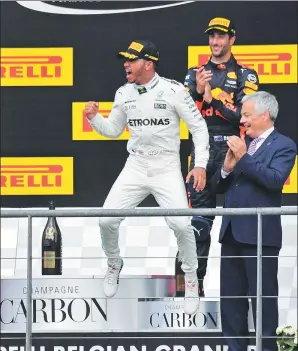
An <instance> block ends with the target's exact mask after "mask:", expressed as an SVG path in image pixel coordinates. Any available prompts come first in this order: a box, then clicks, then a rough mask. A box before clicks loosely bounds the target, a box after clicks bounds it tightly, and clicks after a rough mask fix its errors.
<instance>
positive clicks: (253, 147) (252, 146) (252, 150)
mask: <svg viewBox="0 0 298 351" xmlns="http://www.w3.org/2000/svg"><path fill="white" fill-rule="evenodd" d="M260 140H262V138H255V139H253V140H252V141H251V143H250V144H249V147H248V150H247V153H248V154H249V155H253V154H254V153H255V152H256V150H257V144H258V142H259V141H260Z"/></svg>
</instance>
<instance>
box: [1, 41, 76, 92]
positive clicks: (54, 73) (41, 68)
mask: <svg viewBox="0 0 298 351" xmlns="http://www.w3.org/2000/svg"><path fill="white" fill-rule="evenodd" d="M0 64H1V68H0V70H1V80H0V82H1V86H59V85H60V86H72V85H73V49H72V48H11V49H8V48H1V56H0Z"/></svg>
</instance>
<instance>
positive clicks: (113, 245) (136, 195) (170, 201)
mask: <svg viewBox="0 0 298 351" xmlns="http://www.w3.org/2000/svg"><path fill="white" fill-rule="evenodd" d="M150 194H152V195H153V196H154V198H155V200H156V202H157V203H158V204H159V206H160V207H161V208H164V209H171V208H188V202H187V195H186V190H185V183H184V180H183V177H182V173H181V165H180V159H178V157H177V156H175V157H173V156H161V157H156V156H134V155H131V156H129V158H128V160H127V162H126V164H125V166H124V168H123V170H122V171H121V173H120V174H119V176H118V178H117V179H116V181H115V183H114V185H113V186H112V188H111V190H110V192H109V194H108V196H107V198H106V201H105V203H104V205H103V208H104V209H133V208H135V207H137V206H138V205H139V204H140V203H141V202H142V201H143V200H144V199H145V198H146V197H147V196H148V195H150ZM123 219H124V218H118V217H101V218H100V219H99V226H100V231H101V237H102V244H103V249H104V252H105V254H106V256H107V257H108V258H109V259H114V258H119V257H120V249H119V244H118V239H119V226H120V223H121V221H122V220H123ZM165 220H166V223H167V224H168V226H169V228H170V229H172V230H173V231H174V234H175V236H176V238H177V246H178V250H179V253H180V259H181V261H182V266H181V268H182V269H183V271H184V272H185V273H194V272H196V270H197V264H198V263H197V258H196V243H195V236H194V233H193V228H192V225H191V217H166V218H165Z"/></svg>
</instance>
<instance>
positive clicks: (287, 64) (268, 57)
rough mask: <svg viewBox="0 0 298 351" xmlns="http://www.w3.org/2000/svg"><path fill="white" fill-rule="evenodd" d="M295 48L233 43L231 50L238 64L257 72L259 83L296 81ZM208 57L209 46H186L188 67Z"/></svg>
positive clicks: (294, 45)
mask: <svg viewBox="0 0 298 351" xmlns="http://www.w3.org/2000/svg"><path fill="white" fill-rule="evenodd" d="M297 48H298V46H297V44H291V45H243V46H242V45H240V46H237V45H235V46H233V47H232V52H233V54H234V57H235V59H236V60H237V61H238V63H239V64H241V65H243V66H244V67H247V68H251V69H254V70H255V71H256V72H257V73H258V76H259V80H260V83H261V84H262V83H263V84H275V83H297V81H298V78H297ZM209 58H210V48H209V46H189V47H188V67H193V66H200V65H203V64H205V63H206V62H207V61H208V60H209Z"/></svg>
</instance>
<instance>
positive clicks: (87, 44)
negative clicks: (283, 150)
mask: <svg viewBox="0 0 298 351" xmlns="http://www.w3.org/2000/svg"><path fill="white" fill-rule="evenodd" d="M41 3H47V2H41ZM48 3H49V4H51V5H54V3H53V2H48ZM164 3H165V2H154V5H156V4H157V5H156V6H159V5H163V4H164ZM167 3H168V2H167ZM72 6H75V7H76V8H77V9H78V8H81V10H83V9H86V6H89V9H93V10H94V9H102V10H109V9H114V10H117V9H119V8H121V9H124V10H125V11H124V13H111V14H106V13H104V14H94V15H84V14H83V13H81V14H80V15H73V14H69V15H63V14H59V13H57V14H49V13H46V12H45V13H43V12H39V11H35V10H32V9H28V8H25V7H23V6H21V5H20V4H18V2H16V1H14V2H1V47H2V48H54V49H56V50H54V51H53V52H52V53H51V54H49V53H47V54H45V56H47V55H48V57H50V61H47V62H46V63H45V64H39V66H38V65H37V66H36V61H34V62H35V63H34V62H33V64H31V66H30V64H28V62H27V63H26V62H25V63H24V62H23V63H21V64H19V63H18V64H16V62H15V63H14V66H13V65H12V66H13V67H12V68H11V66H10V65H11V64H10V63H6V66H5V64H4V62H5V61H2V63H1V74H2V77H1V81H2V83H1V84H2V85H3V84H4V85H5V84H12V86H2V87H1V154H2V157H42V158H44V157H50V156H51V157H71V158H73V174H71V175H68V176H66V178H67V179H68V180H67V179H66V180H65V179H62V182H68V181H70V179H69V178H70V177H73V181H74V184H73V194H69V192H71V191H70V190H69V189H68V191H69V192H68V193H67V194H68V195H65V193H66V191H64V194H62V195H57V194H58V193H57V192H55V191H54V192H52V194H53V195H40V194H39V193H37V194H36V192H34V194H36V195H34V194H33V193H32V194H31V195H18V194H16V195H11V196H10V195H8V196H3V197H2V199H1V203H2V206H4V207H40V206H45V205H46V204H47V203H48V201H49V200H50V199H54V200H55V202H56V204H57V206H58V207H69V206H70V207H93V206H102V204H103V201H104V199H105V197H106V195H107V194H108V191H109V189H110V187H111V185H112V183H113V182H114V180H115V179H116V177H117V176H118V174H119V172H120V170H121V169H122V167H123V165H124V163H125V159H126V157H127V151H126V140H120V141H119V140H117V141H103V140H100V141H98V140H73V127H74V124H75V123H76V122H74V120H73V118H74V117H73V113H74V110H75V109H76V108H79V110H78V111H79V112H77V114H76V116H77V117H78V118H81V120H80V121H79V122H78V123H79V125H80V128H81V129H82V130H83V129H84V128H85V132H84V133H85V134H84V137H85V138H89V135H90V131H88V130H87V129H88V126H87V127H86V126H84V125H83V123H84V122H83V119H82V118H83V117H82V113H81V112H82V111H81V110H80V108H81V107H79V105H73V103H80V102H81V103H82V102H86V101H88V100H96V101H100V102H109V103H111V102H112V101H113V99H114V94H115V91H116V89H117V88H118V87H119V86H121V85H122V84H124V83H125V75H124V70H123V67H122V63H121V61H119V60H117V59H116V53H117V52H118V50H121V49H124V48H127V45H128V44H129V42H130V41H131V40H132V39H133V38H150V39H151V40H152V41H153V42H155V43H156V44H157V45H158V47H159V48H160V50H161V64H160V67H159V69H158V73H159V74H160V75H162V76H166V77H170V78H173V79H176V80H178V81H180V82H183V81H184V77H185V74H186V72H187V67H188V47H189V46H194V45H195V46H207V45H208V41H207V37H206V35H204V30H205V29H206V26H207V23H208V21H209V19H211V18H213V17H215V16H227V17H230V18H233V19H234V20H235V23H236V27H237V33H236V34H237V39H236V45H248V46H251V45H262V46H265V47H267V46H268V45H269V46H270V45H275V47H272V52H271V54H274V55H273V56H274V57H272V56H270V52H269V56H270V57H271V58H270V60H272V61H270V62H269V63H268V62H267V63H266V64H264V63H260V62H259V61H258V60H257V61H254V62H251V64H252V65H253V67H254V68H256V69H257V71H258V73H259V76H260V78H261V86H260V89H262V90H268V91H269V92H271V93H273V94H275V95H276V97H277V99H278V101H279V104H280V115H279V117H278V119H277V122H276V125H277V128H278V129H279V131H280V132H281V133H283V134H285V135H288V136H290V137H291V138H292V139H294V140H295V141H296V142H297V132H296V131H297V84H295V83H289V82H286V81H288V80H289V77H290V76H291V75H293V74H294V73H295V72H294V70H295V68H294V65H296V64H297V61H296V63H295V58H294V54H293V53H294V51H293V52H292V51H291V52H290V51H288V50H289V48H288V47H284V46H283V45H288V44H292V45H293V44H297V42H298V40H297V15H296V14H297V2H283V1H275V2H272V3H270V6H269V5H268V2H258V3H257V2H256V3H254V5H252V3H251V2H249V1H247V2H245V1H241V2H231V3H226V2H221V1H219V2H215V1H212V2H207V1H206V2H201V1H200V2H196V1H195V2H190V3H186V4H184V5H182V6H175V7H168V8H159V9H155V10H148V11H147V10H142V11H139V12H134V9H135V7H136V6H141V7H143V8H144V7H146V6H152V2H140V4H138V5H136V4H135V2H127V1H121V3H120V4H119V3H117V2H115V4H111V2H108V1H102V2H100V4H99V5H96V4H90V3H89V4H88V2H84V4H81V5H80V4H76V5H72ZM72 6H71V5H70V4H68V5H65V6H64V5H63V4H60V7H59V8H60V9H61V8H64V7H68V8H70V7H72ZM55 8H56V9H57V8H58V6H57V4H56V7H55ZM60 11H62V10H60ZM58 12H59V11H58ZM12 23H13V25H11V24H12ZM277 24H278V25H277ZM62 48H66V49H67V48H72V49H73V60H72V61H71V60H70V57H69V56H67V55H70V54H67V53H65V52H63V53H62V51H61V50H62ZM245 50H247V51H245V52H246V53H248V52H249V53H254V54H260V53H259V52H257V51H253V52H250V51H249V50H250V49H249V47H247V48H246V49H245ZM254 50H255V49H254ZM8 53H9V51H8ZM267 54H268V53H267ZM296 54H297V53H296ZM1 55H4V51H2V52H1ZM13 55H16V56H14V57H17V56H18V55H19V56H20V55H21V54H20V53H18V54H13ZM27 55H29V56H30V57H31V58H32V57H35V58H36V56H37V55H41V52H40V51H37V52H35V51H30V52H29V53H27ZM61 57H62V59H63V60H62V63H61V62H60V61H61ZM59 60H60V61H59ZM6 62H7V61H6ZM71 62H72V63H73V70H72V69H71V67H70V65H71ZM3 65H4V66H3ZM32 65H33V66H32ZM34 65H35V66H34ZM268 65H269V66H268ZM34 67H35V68H34ZM42 67H43V68H42ZM2 68H3V69H2ZM68 68H69V69H70V70H71V72H67V69H68ZM71 73H73V74H72V76H73V77H71ZM9 77H11V80H14V82H13V83H11V80H10V83H9V82H8V80H7V79H8V78H9ZM22 77H23V78H22ZM40 77H41V78H42V79H43V81H42V84H43V86H34V85H33V86H32V84H35V83H34V80H39V79H40ZM61 77H62V78H61ZM268 77H269V78H270V77H271V78H272V79H271V80H270V83H268V82H267V83H262V80H263V81H264V79H265V78H266V79H265V81H268ZM4 78H5V79H4ZM28 79H29V81H30V82H29V83H30V84H31V86H30V85H29V86H26V85H25V86H24V85H22V84H25V83H26V84H27V83H28ZM54 79H56V80H54ZM296 79H297V71H296ZM5 82H6V83H5ZM16 82H18V83H16ZM72 82H73V85H71V84H72ZM16 84H18V85H16ZM39 84H41V83H40V82H39ZM50 85H52V86H50ZM107 106H108V105H107ZM107 106H105V107H103V109H104V110H105V111H108V109H109V108H110V107H107ZM80 111H81V112H80ZM105 113H106V112H105ZM80 123H81V124H80ZM77 128H79V127H77ZM86 128H87V129H86ZM82 130H81V132H82ZM82 133H83V132H82ZM82 133H81V134H82ZM189 152H190V140H187V139H185V140H182V144H181V161H182V171H183V174H184V175H186V173H187V165H188V160H187V158H188V155H189ZM57 162H58V164H56V166H59V165H60V166H61V164H60V163H59V162H60V161H57ZM37 165H38V164H37ZM62 165H64V164H62ZM69 174H70V173H69ZM4 176H5V178H3V179H4V180H3V182H4V183H5V182H7V183H5V185H3V186H2V189H1V190H2V194H3V192H4V190H7V189H8V188H9V186H8V183H9V182H15V184H16V183H17V186H19V188H18V189H20V188H22V187H24V184H25V185H26V186H28V187H29V188H30V184H31V186H32V188H35V189H36V188H38V187H41V188H42V187H44V188H46V187H49V188H51V187H52V185H53V184H54V185H56V186H57V188H58V187H59V177H58V178H56V177H55V176H53V177H52V176H49V174H48V173H45V175H44V178H42V179H39V178H38V179H34V177H33V176H31V178H28V177H27V176H26V177H25V178H9V174H4ZM57 176H59V174H58V175H57ZM1 181H2V180H1ZM28 184H29V185H28ZM63 184H64V183H63ZM29 190H30V189H29ZM35 191H36V190H35ZM296 198H297V196H296V194H284V197H283V205H296V204H297V201H296ZM220 199H221V198H220ZM220 204H221V200H220V203H219V205H220ZM142 206H156V203H155V201H154V200H153V198H151V197H150V198H149V199H148V200H146V201H145V202H143V204H142Z"/></svg>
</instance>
